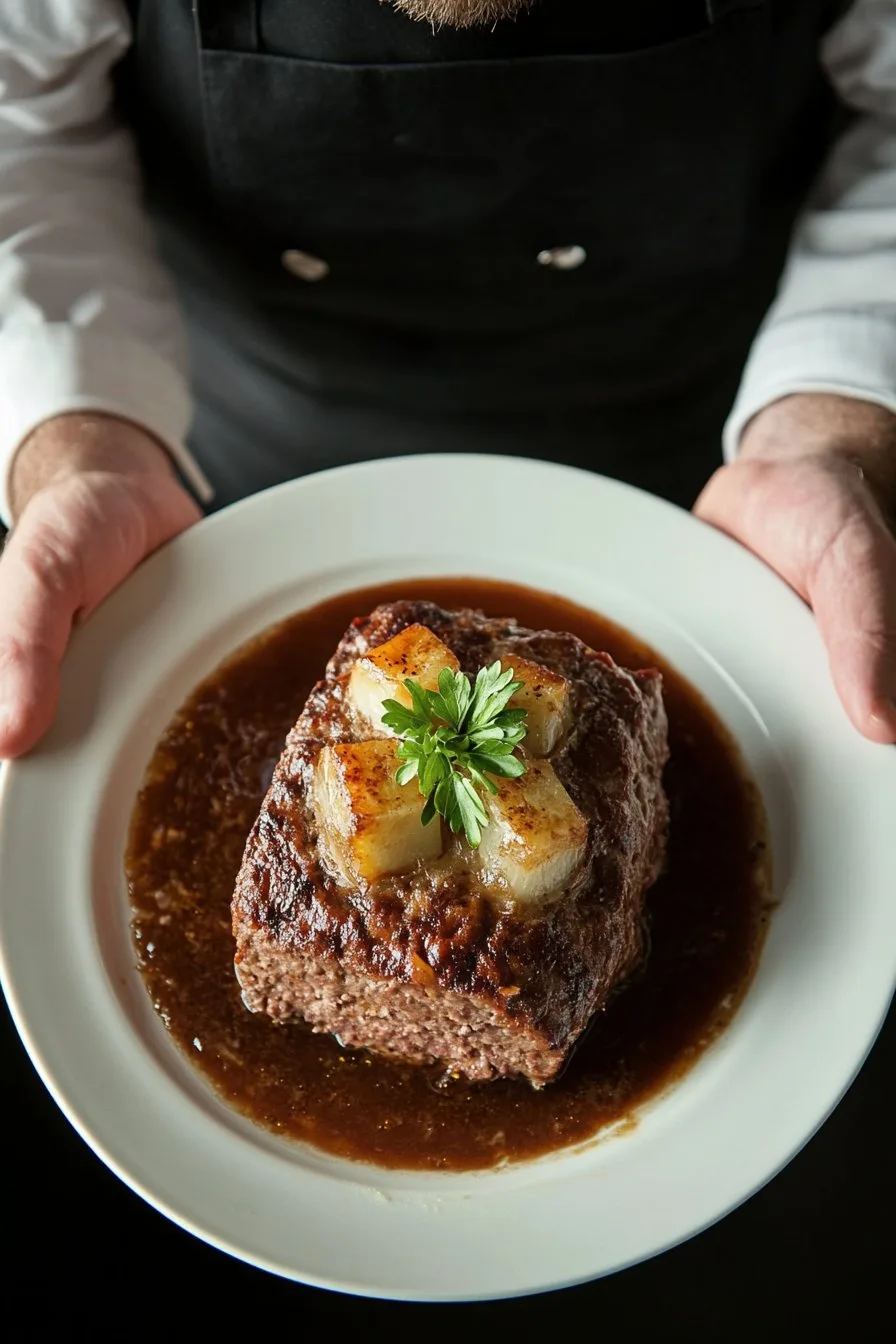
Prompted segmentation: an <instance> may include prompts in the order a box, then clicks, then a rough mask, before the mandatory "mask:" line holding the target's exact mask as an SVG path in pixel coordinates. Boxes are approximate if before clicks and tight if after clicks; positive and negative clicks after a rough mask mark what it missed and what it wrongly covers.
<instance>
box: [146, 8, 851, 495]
mask: <svg viewBox="0 0 896 1344" xmlns="http://www.w3.org/2000/svg"><path fill="white" fill-rule="evenodd" d="M188 8H189V6H188V5H187V3H186V0H168V3H167V4H158V3H157V4H154V5H152V6H150V5H147V4H143V5H141V6H140V7H139V10H138V13H137V16H136V17H137V27H136V39H135V45H134V53H133V57H132V65H131V75H130V79H131V81H132V87H133V84H134V82H135V83H136V90H137V96H136V97H134V98H133V101H132V111H131V116H132V120H133V121H134V122H135V125H136V127H137V131H138V141H139V143H140V144H141V148H142V149H143V153H144V160H145V163H146V167H147V180H148V184H149V188H150V199H151V202H152V205H153V209H154V212H155V213H156V215H157V217H158V219H159V222H160V227H161V229H162V236H163V239H164V244H165V248H166V252H167V255H168V256H169V259H170V260H171V262H172V264H173V266H174V269H175V272H176V274H177V275H178V276H179V278H180V280H181V282H182V289H183V298H184V303H185V308H186V311H187V314H188V317H189V319H190V324H191V329H192V335H193V348H194V366H195V384H196V392H197V399H198V403H199V411H198V415H197V422H196V428H195V432H194V440H195V443H194V446H195V448H196V450H197V452H198V453H199V455H200V456H201V458H202V459H203V464H204V465H205V467H206V469H207V470H208V471H209V472H210V474H211V475H212V477H213V478H214V479H217V480H218V481H219V482H223V485H224V488H223V492H222V499H223V500H226V499H229V498H230V497H232V496H233V495H235V494H237V493H241V492H243V491H244V490H245V489H248V488H258V487H259V486H262V485H266V484H271V483H273V482H274V481H276V480H281V479H284V478H286V477H289V476H293V475H296V474H298V473H299V472H301V471H303V470H309V469H316V468H319V467H321V466H329V465H335V464H337V463H339V462H345V461H353V460H359V459H364V458H368V457H371V456H376V455H380V454H391V453H395V452H414V451H451V450H461V451H471V450H472V451H498V452H508V453H516V454H520V455H533V456H539V457H547V458H553V459H555V460H562V461H567V462H571V463H573V464H575V465H578V466H584V467H588V468H592V469H596V470H601V471H607V472H609V473H611V474H614V475H619V476H623V477H625V478H627V479H629V480H633V481H635V482H636V483H639V484H642V485H645V486H647V487H648V488H652V489H654V490H658V491H659V492H660V493H665V494H667V495H672V496H674V497H677V498H679V499H680V500H682V501H683V502H690V499H691V498H692V497H693V495H694V494H695V493H696V491H697V489H699V487H700V485H701V484H702V481H703V480H704V479H705V477H706V476H707V475H708V474H709V472H710V471H711V470H712V468H713V467H714V466H715V465H716V464H717V462H718V455H719V435H720V430H721V424H722V421H723V419H724V415H725V413H726V411H727V409H728V407H729V406H730V403H731V401H732V399H733V395H734V391H735V389H736V384H737V380H738V377H739V374H740V370H741V368H742V365H743V362H744V359H745V356H746V352H747V350H748V348H749V343H750V341H751V339H752V336H753V334H754V332H755V330H756V327H757V326H758V323H759V322H760V320H761V318H762V315H763V313H764V312H765V310H766V308H767V306H768V304H769V302H770V301H771V298H772V297H773V293H774V286H775V284H776V281H777V277H778V275H779V272H780V269H781V265H782V261H783V256H784V252H785V249H786V244H787V240H788V237H789V233H790V230H791V228H792V224H793V220H794V216H795V213H796V211H797V210H798V208H799V206H800V204H801V202H802V200H803V199H804V197H805V194H806V191H807V189H808V186H809V184H810V182H811V179H812V176H813V175H814V173H815V172H816V171H817V168H818V166H819V164H820V162H821V160H822V157H823V154H824V152H825V150H826V148H827V146H828V144H829V142H830V138H831V133H832V126H833V119H832V112H833V101H832V99H831V96H830V94H829V91H828V90H827V88H826V86H825V84H824V82H823V80H822V78H821V75H820V73H819V70H818V58H817V45H818V41H819V39H820V35H821V32H822V31H823V24H824V23H825V22H827V21H829V19H830V18H831V17H832V6H831V5H830V4H825V3H818V2H817V0H727V3H726V2H725V0H716V2H715V3H709V4H707V3H704V0H700V2H699V3H691V0H680V2H679V3H675V0H671V2H670V0H640V3H639V2H637V0H636V2H635V3H627V4H626V5H624V6H622V5H617V6H615V7H613V6H604V5H602V4H601V5H599V4H595V3H594V2H593V0H541V4H540V5H538V6H536V8H535V9H533V10H532V11H530V12H529V13H527V14H523V15H522V16H520V17H519V18H517V19H516V20H515V21H513V22H505V23H503V24H498V25H497V26H496V27H495V29H494V30H493V31H488V32H482V31H472V32H471V31H466V32H455V31H442V32H439V33H436V34H433V33H432V32H431V30H430V29H429V28H427V27H426V26H425V25H423V24H420V23H414V22H413V21H411V20H409V19H408V18H407V17H406V16H404V15H402V14H400V13H397V12H395V11H394V10H392V9H391V8H390V7H387V6H384V5H381V4H379V3H378V0H199V2H198V3H197V4H196V5H195V16H194V21H193V23H191V25H190V26H189V27H188V26H187V24H186V23H185V22H184V20H185V17H186V14H185V11H186V9H188ZM172 14H175V17H176V18H177V19H178V20H179V22H177V23H175V24H174V25H173V26H170V25H169V19H170V17H171V15H172ZM191 44H192V50H189V49H190V46H191ZM187 51H189V55H190V56H191V57H192V61H193V62H194V63H193V64H192V67H191V69H192V75H189V74H187V73H186V62H185V52H187ZM166 55H167V57H168V61H167V65H166V67H165V68H166V69H167V68H170V69H171V70H172V71H173V73H174V76H175V78H174V80H173V82H172V87H171V94H173V95H174V96H173V98H168V99H167V100H166V96H165V88H164V85H165V83H166V81H160V80H159V79H158V71H159V69H160V68H162V67H160V65H159V58H164V57H165V56H166ZM153 56H155V57H156V59H155V60H153V59H152V57H153ZM153 75H154V76H155V77H154V78H151V77H150V76H153ZM191 79H192V82H190V81H191ZM125 84H127V81H125ZM160 85H161V86H162V87H160ZM178 85H180V89H181V94H182V97H181V99H180V107H181V109H182V120H179V115H180V114H179V113H178V110H177V101H178V100H177V89H178ZM188 85H189V87H188ZM154 114H155V115H154ZM159 114H161V115H159ZM163 118H164V121H165V122H167V124H168V126H169V128H170V130H172V131H174V132H175V134H174V135H173V136H172V134H171V133H170V131H169V134H168V135H167V136H166V135H164V134H162V135H161V136H160V134H159V125H160V122H161V121H162V119H163ZM197 119H198V120H197ZM177 142H179V144H177ZM242 482H244V484H243V485H242V490H241V489H240V486H241V483H242Z"/></svg>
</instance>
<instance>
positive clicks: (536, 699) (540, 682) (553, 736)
mask: <svg viewBox="0 0 896 1344" xmlns="http://www.w3.org/2000/svg"><path fill="white" fill-rule="evenodd" d="M502 667H512V668H513V675H514V679H515V680H516V681H521V682H522V683H523V685H522V686H521V688H520V689H519V690H518V691H517V692H516V694H515V695H514V696H513V698H512V699H511V701H510V704H509V705H508V709H525V710H526V712H527V715H528V717H527V719H526V738H525V741H524V743H523V745H524V746H525V748H526V751H527V752H528V753H529V754H530V755H531V756H550V754H551V752H552V751H553V750H554V748H555V747H556V745H557V743H558V742H559V741H560V739H561V738H562V737H563V735H564V733H565V732H566V730H567V729H568V727H569V724H570V716H571V711H570V703H569V682H568V681H567V680H566V678H565V677H561V676H560V675H559V673H557V672H551V671H550V670H549V669H548V668H546V667H541V665H540V664H539V663H531V662H530V661H529V659H528V658H514V659H513V660H512V661H510V662H507V661H505V662H504V663H502Z"/></svg>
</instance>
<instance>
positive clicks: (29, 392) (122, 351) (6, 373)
mask: <svg viewBox="0 0 896 1344" xmlns="http://www.w3.org/2000/svg"><path fill="white" fill-rule="evenodd" d="M70 411H85V412H86V411H96V412H103V413H104V414H106V415H117V416H120V417H121V418H122V419H123V420H130V421H132V422H133V423H134V424H137V425H139V426H140V427H141V428H143V429H145V430H146V431H147V432H148V433H150V434H152V435H154V436H155V438H157V439H158V440H159V442H160V443H161V444H162V446H163V447H164V448H165V449H167V451H168V453H169V454H170V456H171V458H172V460H173V461H174V463H175V465H176V466H177V467H178V469H179V471H180V472H181V474H182V476H183V478H184V480H185V481H186V483H187V484H188V485H189V486H190V487H191V489H192V490H193V491H194V492H195V493H196V495H197V496H198V497H199V499H200V500H202V501H207V500H209V499H210V498H211V496H212V494H213V491H212V487H211V485H210V483H209V481H208V479H207V477H206V476H205V475H204V473H203V472H202V470H201V468H200V467H199V465H198V463H197V462H196V460H195V458H194V457H193V456H192V454H191V453H189V452H188V451H187V449H186V447H185V446H184V437H185V435H186V432H187V429H188V428H189V424H190V415H191V410H190V395H189V390H188V387H187V382H186V379H185V378H184V377H183V375H182V374H181V372H180V370H178V369H177V368H175V366H174V365H172V364H171V363H170V362H169V361H168V360H167V359H164V358H163V357H162V356H161V355H159V354H158V353H157V352H156V351H155V350H154V349H153V348H152V347H151V346H148V345H145V344H143V342H141V341H136V340H134V339H132V338H130V337H123V336H109V335H107V334H105V333H104V334H100V333H97V332H85V331H82V330H78V329H76V328H74V327H71V326H68V325H65V324H62V323H59V324H50V325H47V326H45V327H41V328H39V329H34V330H31V331H27V332H25V331H22V332H15V333H8V334H7V335H6V336H5V337H4V339H3V340H2V341H0V517H2V519H3V521H4V522H6V523H7V524H9V523H10V521H11V516H12V515H11V511H10V505H9V481H10V472H11V468H12V464H13V461H14V460H15V456H16V453H17V451H18V449H19V446H20V445H21V444H22V442H23V441H24V440H25V439H26V438H27V437H28V435H29V434H30V433H31V431H32V430H34V429H36V428H37V426H38V425H40V424H43V422H44V421H45V420H49V419H50V418H51V416H54V415H63V414H65V413H66V412H70Z"/></svg>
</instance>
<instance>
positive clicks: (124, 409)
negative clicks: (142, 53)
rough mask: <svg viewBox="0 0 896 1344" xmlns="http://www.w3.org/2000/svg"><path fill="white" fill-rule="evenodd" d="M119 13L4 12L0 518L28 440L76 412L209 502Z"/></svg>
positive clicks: (49, 4)
mask: <svg viewBox="0 0 896 1344" xmlns="http://www.w3.org/2000/svg"><path fill="white" fill-rule="evenodd" d="M129 42H130V27H129V23H128V19H127V15H126V12H125V9H124V5H123V3H122V0H2V4H0V516H2V517H3V518H4V519H6V520H7V521H8V520H9V517H10V514H9V504H8V493H7V485H8V477H9V467H10V465H11V462H12V459H13V457H14V455H15V452H16V449H17V448H18V446H19V444H20V443H21V442H22V440H23V439H24V438H25V437H26V436H27V435H28V434H29V433H30V431H31V430H32V429H34V428H36V426H37V425H39V424H40V423H41V422H42V421H44V420H46V419H48V418H49V417H50V416H53V415H59V414H61V413H63V412H65V411H78V410H84V411H86V410H93V411H105V412H108V413H110V414H114V415H120V416H122V417H124V418H126V419H128V420H133V421H135V422H136V423H137V424H140V425H142V426H143V427H145V428H146V429H148V430H149V431H150V432H151V433H153V434H155V435H156V436H157V438H158V439H159V440H160V441H161V442H162V443H163V444H165V446H166V447H167V448H168V450H169V452H170V453H171V455H172V457H173V458H174V459H175V461H176V462H177V463H178V465H179V466H180V468H181V470H182V471H183V472H184V475H185V476H186V478H187V479H188V480H189V481H190V482H191V484H192V485H193V487H194V489H196V491H197V493H198V494H199V495H200V496H203V497H208V494H209V488H208V483H207V482H206V481H205V478H204V477H203V476H202V473H201V472H200V471H199V469H198V467H197V466H196V464H195V463H194V462H193V459H192V458H191V457H190V455H189V454H188V453H187V452H186V449H185V448H184V446H183V441H184V436H185V434H186V432H187V428H188V425H189V420H190V399H189V390H188V381H187V375H186V357H185V342H184V338H183V333H182V330H181V324H180V319H179V315H178V311H177V306H176V303H175V300H174V296H173V292H172V289H171V286H170V283H169V280H168V277H167V275H166V274H165V272H164V270H163V268H162V267H161V265H160V263H159V261H158V259H157V257H156V253H155V242H154V238H153V236H152V232H151V227H150V225H149V223H148V221H147V219H146V218H145V217H144V214H143V210H142V206H141V188H140V173H139V168H138V165H137V161H136V154H135V151H134V147H133V144H132V142H131V139H130V137H129V135H128V132H127V131H126V130H125V129H124V128H123V127H122V126H121V125H119V124H118V123H117V122H116V120H115V117H114V113H113V110H112V105H113V98H112V84H111V79H110V71H111V68H112V66H113V65H114V64H115V62H116V61H117V60H119V59H120V57H121V56H122V55H123V53H124V52H125V51H126V49H127V47H128V44H129Z"/></svg>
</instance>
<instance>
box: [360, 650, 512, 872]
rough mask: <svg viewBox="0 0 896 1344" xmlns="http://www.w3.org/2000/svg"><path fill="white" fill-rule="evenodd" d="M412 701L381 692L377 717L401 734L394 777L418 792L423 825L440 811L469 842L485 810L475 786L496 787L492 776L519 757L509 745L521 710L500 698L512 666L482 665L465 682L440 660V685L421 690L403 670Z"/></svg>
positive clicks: (506, 771) (478, 834)
mask: <svg viewBox="0 0 896 1344" xmlns="http://www.w3.org/2000/svg"><path fill="white" fill-rule="evenodd" d="M404 685H405V687H406V689H407V692H408V694H409V696H410V698H411V705H410V707H408V706H407V705H402V704H400V703H399V702H398V701H397V700H384V701H383V709H384V710H385V713H384V714H383V717H382V721H383V723H384V724H385V726H386V727H387V728H391V729H392V731H393V732H394V733H396V734H397V735H398V737H399V738H400V739H401V741H400V743H399V745H398V748H397V751H396V755H397V757H398V759H399V760H400V761H401V765H400V766H399V768H398V771H397V773H396V776H395V777H396V779H397V780H398V783H399V784H409V783H410V782H411V780H412V779H416V780H417V785H418V788H419V790H420V794H421V796H422V797H423V798H424V799H425V802H424V806H423V811H422V813H421V816H420V820H421V821H422V823H423V825H424V826H427V825H429V823H430V822H431V821H432V820H433V818H434V817H435V816H440V817H444V819H445V821H446V822H447V823H448V825H449V826H450V828H451V830H452V831H454V832H455V833H456V832H458V831H461V830H462V831H463V832H464V834H465V836H466V838H467V840H468V842H469V843H470V844H471V845H472V846H473V848H474V849H475V848H476V847H477V846H478V845H479V842H480V841H481V839H482V831H483V829H484V827H486V826H487V825H488V824H489V815H488V812H487V810H486V807H485V804H484V803H483V801H482V793H481V791H485V792H487V793H491V794H496V793H497V792H498V784H497V783H496V782H495V781H496V779H517V778H518V777H519V776H520V775H522V774H524V773H525V770H526V763H525V761H523V760H522V759H521V758H520V757H519V756H517V755H515V754H514V753H515V749H516V747H518V746H519V744H520V742H522V740H523V738H524V737H525V736H526V711H525V710H524V709H508V708H507V705H508V703H509V701H510V700H511V699H512V697H513V696H514V695H515V694H516V692H517V691H518V690H519V689H520V688H521V687H522V685H523V683H522V682H521V681H515V680H514V675H513V668H504V669H502V667H501V664H500V662H495V663H492V664H491V666H490V667H481V668H480V669H479V671H478V672H477V674H476V679H475V681H474V682H473V683H472V684H471V683H470V679H469V677H468V676H467V675H466V673H464V672H452V671H451V669H450V668H447V667H446V668H443V669H442V671H441V672H440V673H439V682H438V686H439V689H438V690H437V691H426V690H424V689H423V687H422V686H419V685H418V684H417V682H415V681H412V680H411V679H410V678H408V680H407V681H405V683H404Z"/></svg>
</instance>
